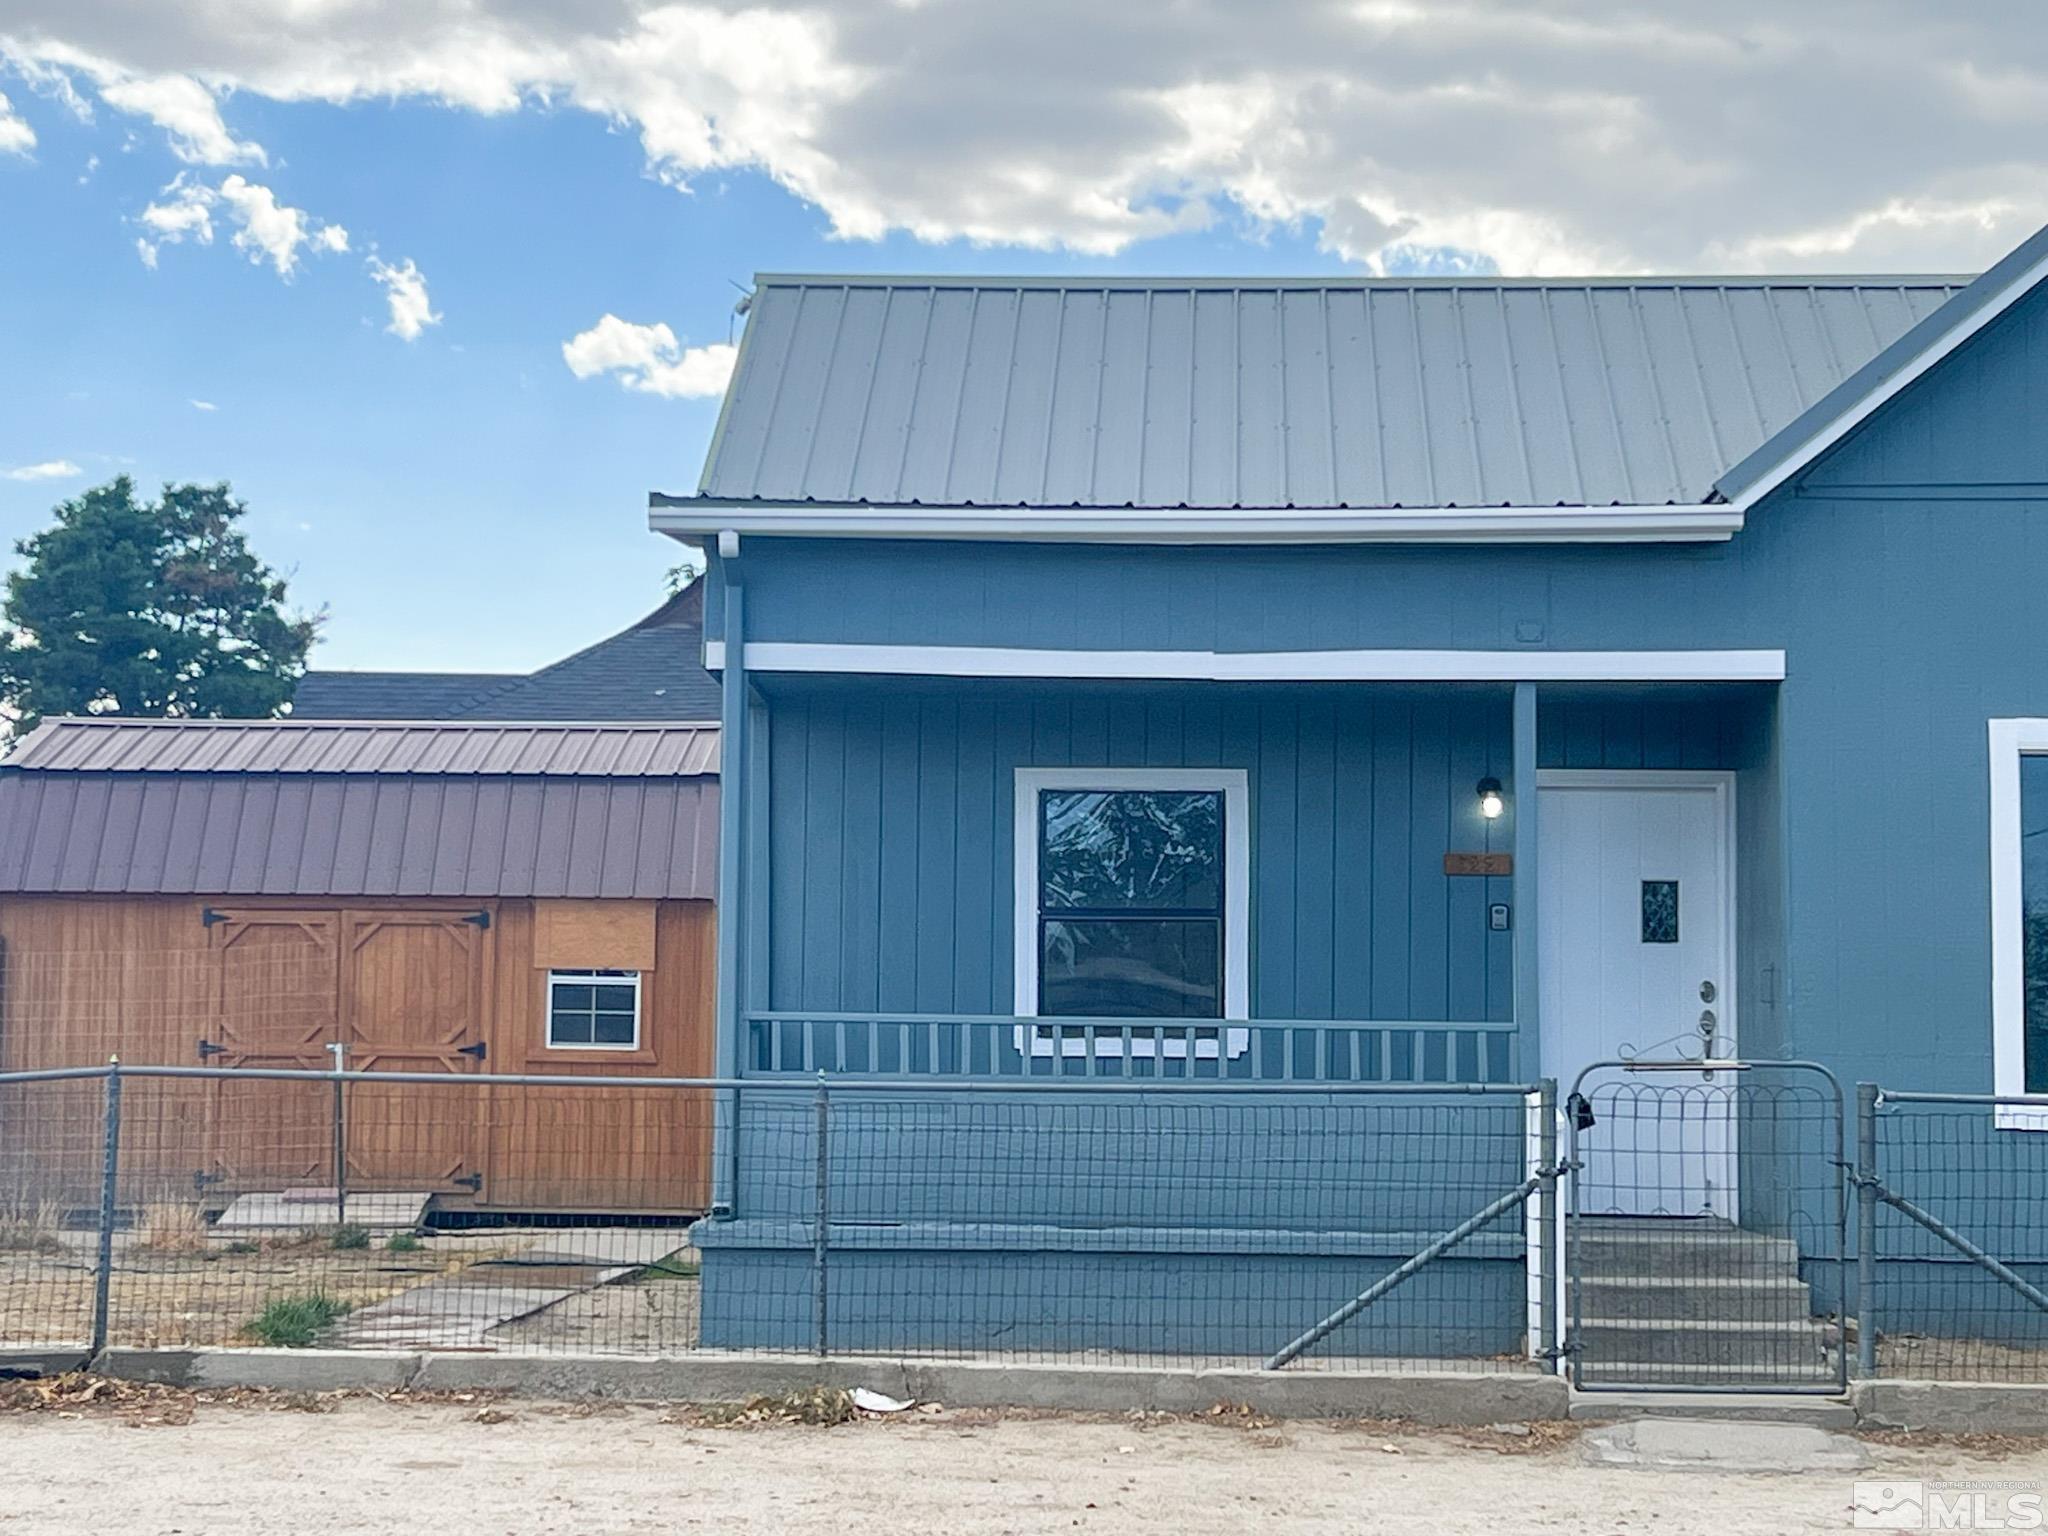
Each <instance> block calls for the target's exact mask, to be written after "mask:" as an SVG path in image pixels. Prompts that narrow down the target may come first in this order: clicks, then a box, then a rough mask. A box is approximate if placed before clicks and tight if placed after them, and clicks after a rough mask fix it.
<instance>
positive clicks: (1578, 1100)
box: [1564, 1093, 1593, 1131]
mask: <svg viewBox="0 0 2048 1536" xmlns="http://www.w3.org/2000/svg"><path fill="white" fill-rule="evenodd" d="M1564 1110H1565V1113H1566V1114H1568V1115H1570V1116H1571V1117H1572V1129H1573V1130H1575V1131H1590V1130H1591V1129H1593V1105H1592V1103H1591V1101H1590V1100H1588V1099H1587V1097H1586V1096H1585V1095H1584V1094H1583V1093H1575V1094H1573V1095H1572V1096H1571V1097H1570V1098H1568V1099H1566V1100H1565V1101H1564Z"/></svg>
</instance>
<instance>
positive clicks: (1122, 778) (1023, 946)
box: [1010, 768, 1252, 1056]
mask: <svg viewBox="0 0 2048 1536" xmlns="http://www.w3.org/2000/svg"><path fill="white" fill-rule="evenodd" d="M1015 784H1016V787H1015V792H1014V799H1013V801H1012V805H1011V812H1010V817H1011V823H1012V827H1013V835H1014V837H1015V839H1016V842H1015V850H1016V851H1015V857H1014V859H1013V861H1012V867H1013V877H1014V886H1013V895H1012V906H1011V910H1010V927H1011V930H1012V939H1013V943H1014V950H1013V965H1012V968H1011V969H1012V976H1013V978H1014V980H1013V991H1012V1001H1013V1007H1014V1008H1015V1010H1016V1016H1017V1017H1018V1018H1020V1019H1035V1018H1037V1017H1039V1013H1038V796H1039V792H1040V791H1041V790H1047V789H1168V790H1172V789H1180V790H1212V791H1216V792H1219V793H1221V794H1222V796H1223V1019H1222V1020H1220V1021H1219V1020H1208V1019H1149V1018H1148V1019H1133V1020H1132V1021H1131V1023H1132V1024H1133V1025H1135V1026H1152V1025H1159V1026H1161V1027H1172V1026H1175V1025H1190V1026H1199V1025H1203V1024H1215V1023H1219V1022H1227V1023H1236V1024H1243V1023H1244V1022H1245V1021H1246V1020H1247V1019H1249V1018H1250V1017H1251V895H1252V858H1251V848H1252V838H1251V785H1250V775H1249V774H1248V773H1247V772H1246V770H1244V769H1242V768H1019V769H1017V770H1016V780H1015ZM1018 1033H1019V1035H1020V1036H1021V1035H1023V1034H1024V1033H1026V1031H1025V1030H1023V1029H1020V1030H1019V1031H1018ZM1225 1033H1226V1034H1227V1036H1228V1048H1229V1052H1230V1054H1231V1055H1233V1056H1235V1055H1238V1054H1240V1053H1241V1052H1242V1051H1244V1050H1245V1049H1246V1047H1247V1046H1248V1045H1249V1044H1250V1033H1251V1032H1250V1031H1249V1030H1247V1029H1242V1028H1240V1029H1232V1030H1227V1031H1226V1032H1225ZM1080 1043H1081V1044H1082V1045H1083V1046H1084V1047H1085V1046H1086V1045H1087V1043H1088V1042H1086V1041H1082V1042H1080ZM1129 1043H1130V1045H1131V1047H1132V1048H1133V1053H1134V1054H1135V1053H1136V1047H1138V1046H1140V1045H1144V1044H1147V1043H1148V1042H1145V1041H1142V1040H1133V1041H1131V1042H1129ZM1164 1043H1167V1042H1162V1044H1164ZM1103 1044H1104V1042H1097V1049H1098V1050H1100V1049H1101V1047H1102V1045H1103ZM1019 1049H1021V1050H1023V1051H1024V1052H1025V1054H1027V1055H1031V1054H1036V1053H1037V1042H1035V1041H1032V1042H1029V1043H1026V1042H1022V1041H1020V1044H1019Z"/></svg>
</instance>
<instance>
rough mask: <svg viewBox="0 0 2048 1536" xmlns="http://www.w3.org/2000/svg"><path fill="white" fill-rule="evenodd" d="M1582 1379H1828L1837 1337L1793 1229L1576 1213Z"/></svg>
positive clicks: (1747, 1382) (1647, 1385)
mask: <svg viewBox="0 0 2048 1536" xmlns="http://www.w3.org/2000/svg"><path fill="white" fill-rule="evenodd" d="M1573 1244H1574V1246H1573V1259H1574V1263H1575V1266H1576V1272H1577V1276H1578V1290H1577V1300H1576V1310H1577V1315H1578V1324H1577V1329H1576V1332H1575V1335H1574V1339H1575V1343H1576V1346H1577V1356H1576V1362H1577V1372H1578V1380H1579V1381H1580V1383H1581V1384H1582V1385H1587V1386H1601V1387H1637V1388H1642V1389H1645V1390H1654V1389H1655V1388H1658V1387H1700V1388H1721V1389H1727V1390H1736V1389H1743V1388H1749V1389H1756V1388H1772V1387H1775V1388H1780V1389H1790V1390H1798V1389H1802V1388H1803V1389H1807V1390H1812V1389H1814V1388H1819V1387H1826V1386H1828V1385H1831V1384H1832V1383H1833V1382H1834V1380H1835V1371H1836V1359H1835V1356H1834V1353H1833V1340H1832V1339H1831V1336H1830V1332H1829V1330H1828V1328H1827V1327H1826V1325H1825V1324H1824V1323H1823V1322H1822V1321H1821V1320H1820V1319H1818V1318H1816V1317H1815V1316H1814V1315H1813V1294H1812V1289H1811V1287H1810V1286H1808V1285H1807V1283H1806V1282H1805V1281H1804V1280H1802V1279H1801V1278H1800V1274H1799V1250H1798V1246H1797V1245H1796V1244H1795V1243H1794V1242H1793V1241H1792V1240H1791V1239H1789V1238H1784V1237H1773V1236H1768V1235H1766V1234H1763V1233H1757V1232H1749V1231H1745V1230H1744V1229H1743V1228H1741V1227H1737V1226H1735V1225H1733V1224H1732V1223H1730V1222H1726V1221H1722V1220H1720V1219H1718V1218H1708V1217H1700V1218H1675V1219H1674V1218H1665V1217H1581V1218H1579V1220H1578V1223H1577V1230H1576V1231H1575V1232H1574V1233H1573Z"/></svg>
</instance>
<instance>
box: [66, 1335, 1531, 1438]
mask: <svg viewBox="0 0 2048 1536" xmlns="http://www.w3.org/2000/svg"><path fill="white" fill-rule="evenodd" d="M96 1364H97V1368H98V1369H99V1370H100V1371H102V1372H103V1373H105V1374H106V1375H109V1376H118V1377H122V1378H125V1379H127V1380H130V1381H150V1382H161V1383H164V1384H167V1385H171V1386H180V1387H195V1388H209V1387H210V1388H226V1387H268V1388H273V1389H277V1390H281V1391H295V1392H333V1391H370V1392H387V1391H397V1390H400V1389H406V1388H410V1389H412V1390H414V1391H436V1392H455V1391H472V1392H481V1391H493V1392H511V1393H515V1394H518V1395H521V1396H527V1397H553V1398H587V1397H598V1398H612V1399H620V1400H629V1401H649V1400H660V1401H667V1402H700V1403H702V1402H736V1401H742V1400H744V1399H746V1398H749V1397H754V1396H757V1395H760V1394H763V1393H775V1392H786V1391H792V1390H796V1389H800V1388H803V1387H810V1386H818V1385H824V1386H835V1387H856V1386H864V1387H871V1388H873V1389H874V1390H875V1391H878V1392H885V1393H888V1394H889V1395H890V1396H892V1397H912V1398H917V1399H919V1400H920V1401H928V1402H940V1403H945V1404H948V1405H949V1406H954V1407H961V1408H1057V1409H1065V1410H1069V1411H1074V1412H1084V1413H1089V1412H1092V1413H1130V1412H1139V1411H1153V1412H1166V1413H1199V1412H1201V1411H1202V1410H1203V1409H1206V1408H1209V1407H1212V1406H1214V1405H1215V1404H1217V1403H1246V1404H1249V1405H1250V1406H1251V1407H1252V1408H1254V1409H1256V1410H1258V1411H1259V1412H1262V1413H1270V1414H1273V1415H1275V1416H1277V1417H1283V1418H1387V1419H1408V1420H1412V1421H1414V1422H1416V1423H1420V1424H1497V1423H1501V1422H1506V1421H1515V1422H1519V1421H1528V1420H1535V1419H1562V1418H1564V1417H1565V1415H1566V1411H1567V1407H1568V1401H1569V1399H1568V1394H1567V1392H1566V1389H1565V1384H1564V1382H1563V1381H1562V1380H1561V1379H1559V1378H1558V1377H1555V1376H1537V1375H1518V1374H1510V1373H1506V1372H1503V1373H1501V1374H1499V1375H1481V1374H1476V1373H1475V1374H1464V1373H1459V1372H1454V1371H1446V1372H1444V1373H1442V1374H1441V1375H1430V1374H1409V1375H1395V1374H1381V1373H1376V1372H1369V1371H1303V1372H1297V1373H1287V1372H1270V1373H1269V1372H1265V1371H1253V1370H1165V1369H1149V1368H1143V1367H1124V1366H1075V1365H1006V1364H987V1363H979V1362H964V1361H963V1362H954V1361H922V1360H876V1359H865V1360H857V1359H834V1360H815V1359H811V1358H809V1357H807V1356H762V1355H719V1354H701V1355H690V1356H684V1357H680V1358H676V1359H663V1360H636V1359H625V1358H617V1357H612V1356H605V1355H583V1356H559V1355H558V1356H539V1355H484V1354H434V1353H411V1352H397V1353H374V1352H371V1351H365V1350H322V1349H199V1350H184V1349H172V1350H148V1349H110V1350H108V1351H107V1352H106V1353H105V1354H104V1355H102V1356H101V1357H100V1359H99V1361H98V1362H96Z"/></svg>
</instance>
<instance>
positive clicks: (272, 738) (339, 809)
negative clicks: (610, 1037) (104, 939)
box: [0, 720, 718, 899]
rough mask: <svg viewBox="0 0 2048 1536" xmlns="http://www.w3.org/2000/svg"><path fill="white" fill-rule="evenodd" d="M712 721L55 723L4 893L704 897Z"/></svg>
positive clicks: (0, 822)
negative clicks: (704, 723)
mask: <svg viewBox="0 0 2048 1536" xmlns="http://www.w3.org/2000/svg"><path fill="white" fill-rule="evenodd" d="M717 765H718V730H717V727H715V726H660V727H651V728H650V727H630V726H611V725H591V726H503V725H470V724H466V723H465V724H439V723H437V724H432V725H424V726H409V725H387V724H377V725H359V724H349V723H342V722H335V723H324V722H323V723H320V724H306V723H296V724H295V723H293V722H289V721H136V720H120V721H113V720H51V721H46V722H45V723H44V724H43V725H41V726H40V727H38V728H37V729H36V731H34V732H33V733H32V734H31V735H30V736H29V737H28V738H27V739H26V740H25V741H24V742H23V743H22V744H21V746H20V747H19V748H18V749H17V750H16V751H15V753H14V754H13V755H12V756H11V757H10V758H9V759H8V760H7V762H6V763H5V764H4V765H0V893H7V894H25V893H30V892H48V893H79V894H108V895H112V894H163V895H170V894H179V895H202V894H208V895H211V894H236V895H292V896H465V897H467V896H477V897H483V896H563V897H568V896H606V897H637V898H643V899H646V898H654V899H660V898H700V899H709V898H711V897H712V895H713V894H714V892H715V890H716V886H717V828H718V783H717V780H716V778H715V777H714V776H713V775H715V773H716V771H717Z"/></svg>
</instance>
